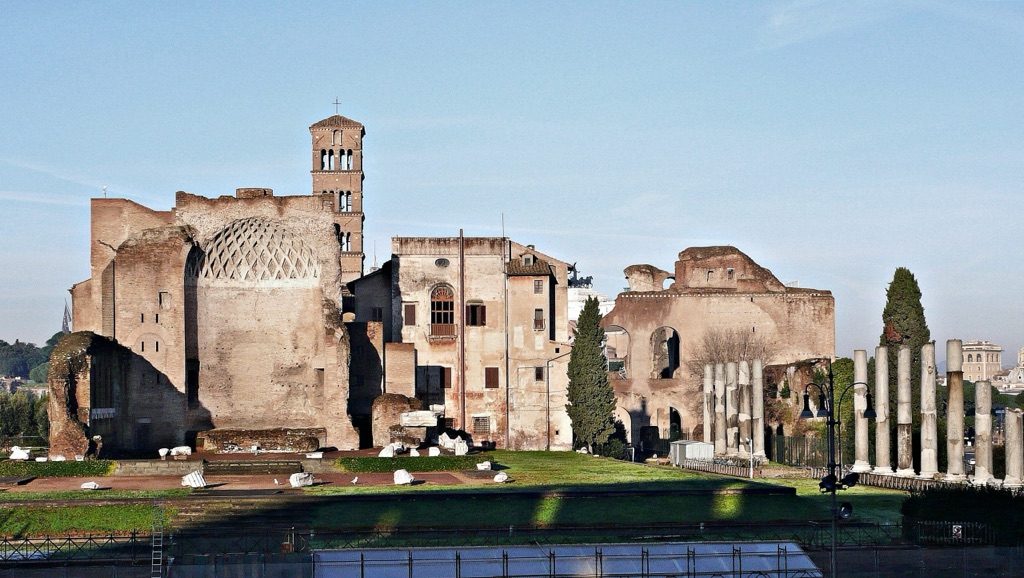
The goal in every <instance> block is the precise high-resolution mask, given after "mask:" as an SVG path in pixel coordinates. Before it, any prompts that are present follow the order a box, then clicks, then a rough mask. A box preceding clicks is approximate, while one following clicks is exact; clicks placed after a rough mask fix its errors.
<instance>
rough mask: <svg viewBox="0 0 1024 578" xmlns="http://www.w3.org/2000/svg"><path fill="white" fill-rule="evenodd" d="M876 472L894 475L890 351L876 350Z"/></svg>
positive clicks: (880, 348)
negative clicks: (890, 410)
mask: <svg viewBox="0 0 1024 578" xmlns="http://www.w3.org/2000/svg"><path fill="white" fill-rule="evenodd" d="M875 413H876V414H878V417H876V418H875V470H874V472H875V473H876V474H891V473H892V457H891V452H890V448H889V443H890V442H889V350H888V349H887V348H885V347H882V346H879V347H876V348H875Z"/></svg>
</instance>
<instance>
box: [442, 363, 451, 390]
mask: <svg viewBox="0 0 1024 578" xmlns="http://www.w3.org/2000/svg"><path fill="white" fill-rule="evenodd" d="M441 384H442V385H443V386H444V388H445V389H451V388H452V368H450V367H442V368H441Z"/></svg>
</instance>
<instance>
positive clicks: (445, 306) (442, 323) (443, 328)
mask: <svg viewBox="0 0 1024 578" xmlns="http://www.w3.org/2000/svg"><path fill="white" fill-rule="evenodd" d="M430 335H431V336H434V337H454V336H455V291H453V290H452V288H451V287H449V286H447V285H439V286H437V287H435V288H434V290H433V291H431V292H430Z"/></svg>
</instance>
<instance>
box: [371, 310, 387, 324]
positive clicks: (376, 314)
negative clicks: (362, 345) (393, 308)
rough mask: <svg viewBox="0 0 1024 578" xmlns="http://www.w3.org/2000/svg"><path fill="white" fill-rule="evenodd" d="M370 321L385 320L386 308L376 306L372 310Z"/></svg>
mask: <svg viewBox="0 0 1024 578" xmlns="http://www.w3.org/2000/svg"><path fill="white" fill-rule="evenodd" d="M370 321H384V308H383V307H374V308H373V309H371V310H370Z"/></svg>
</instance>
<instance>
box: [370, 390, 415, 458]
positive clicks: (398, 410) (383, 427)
mask: <svg viewBox="0 0 1024 578" xmlns="http://www.w3.org/2000/svg"><path fill="white" fill-rule="evenodd" d="M422 407H423V402H421V401H420V400H418V399H416V398H414V397H406V396H404V395H399V394H397V393H385V394H382V395H380V396H378V397H377V399H375V400H373V406H372V408H371V409H370V419H371V420H372V423H373V425H372V429H373V445H374V447H382V446H385V445H387V444H389V443H391V441H392V433H391V429H392V428H393V427H396V426H398V427H401V421H402V414H403V413H408V412H411V411H419V410H420V408H422Z"/></svg>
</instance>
